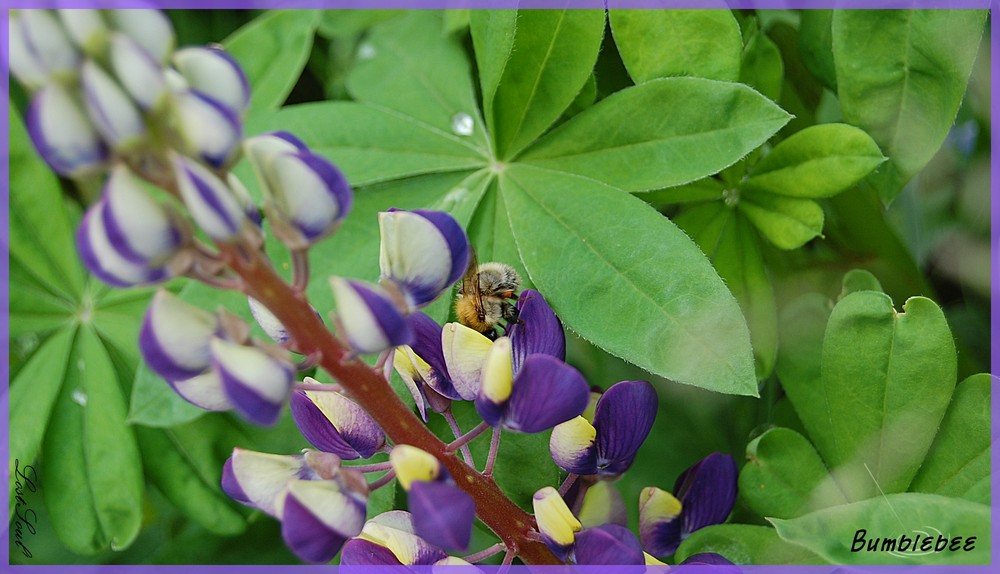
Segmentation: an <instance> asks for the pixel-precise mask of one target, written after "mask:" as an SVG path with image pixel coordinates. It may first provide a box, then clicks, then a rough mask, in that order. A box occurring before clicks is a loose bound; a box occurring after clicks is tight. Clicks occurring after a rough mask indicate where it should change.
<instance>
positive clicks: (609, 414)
mask: <svg viewBox="0 0 1000 574" xmlns="http://www.w3.org/2000/svg"><path fill="white" fill-rule="evenodd" d="M657 404H658V403H657V398H656V391H655V390H654V389H653V386H652V385H650V384H649V383H648V382H646V381H621V382H619V383H615V384H614V385H612V386H611V388H609V389H608V390H607V391H606V392H605V393H604V394H603V395H601V398H600V399H599V400H598V401H597V409H596V410H595V411H594V416H593V421H590V420H587V418H585V417H583V416H579V417H576V418H574V419H572V420H569V421H567V422H565V423H563V424H560V425H558V426H556V427H555V428H554V429H553V430H552V436H551V438H550V439H549V450H550V451H551V453H552V458H553V460H555V462H556V464H557V465H558V466H559V467H560V468H562V469H563V470H565V471H567V472H571V473H574V474H583V475H595V474H596V475H598V476H600V477H602V478H614V477H616V476H618V475H620V474H621V473H623V472H625V471H626V470H628V468H629V467H630V466H631V465H632V461H633V460H634V459H635V454H636V452H638V450H639V447H640V446H642V443H643V441H645V440H646V436H648V435H649V431H650V429H651V428H652V427H653V420H654V419H655V418H656V409H657Z"/></svg>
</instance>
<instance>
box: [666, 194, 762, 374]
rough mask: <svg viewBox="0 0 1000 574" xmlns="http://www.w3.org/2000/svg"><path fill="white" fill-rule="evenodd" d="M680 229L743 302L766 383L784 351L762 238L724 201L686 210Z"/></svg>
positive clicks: (676, 221)
mask: <svg viewBox="0 0 1000 574" xmlns="http://www.w3.org/2000/svg"><path fill="white" fill-rule="evenodd" d="M674 223H676V224H677V226H678V227H680V228H681V229H682V230H684V231H685V232H686V233H687V234H688V235H690V236H691V239H694V241H695V243H697V244H698V246H699V247H701V250H702V251H704V252H705V254H706V255H708V258H709V259H710V260H711V261H712V265H713V266H714V267H715V270H716V271H718V272H719V276H720V277H722V280H723V281H725V282H726V286H727V287H729V290H730V291H732V293H733V295H734V296H735V297H736V300H737V301H739V303H740V307H741V308H742V309H743V314H744V316H745V317H746V318H747V325H748V326H749V327H750V342H751V343H752V344H753V350H754V357H755V358H756V368H757V379H758V380H763V379H766V378H767V377H768V376H769V375H770V374H771V370H772V369H773V368H774V360H775V353H777V348H778V311H777V308H776V306H775V302H774V291H773V290H772V289H771V281H770V280H769V279H768V276H767V269H765V268H764V258H763V256H762V255H761V252H760V238H759V237H758V236H757V233H756V232H755V231H754V230H753V227H752V226H751V225H750V223H749V222H747V221H746V220H745V219H744V218H743V217H742V216H741V215H740V214H739V213H738V212H737V211H735V210H734V209H731V208H729V207H728V206H726V205H725V204H723V203H722V202H721V201H716V202H712V203H707V204H704V205H699V206H696V207H694V208H692V209H688V210H685V211H684V212H683V213H681V215H680V216H678V217H677V218H675V219H674Z"/></svg>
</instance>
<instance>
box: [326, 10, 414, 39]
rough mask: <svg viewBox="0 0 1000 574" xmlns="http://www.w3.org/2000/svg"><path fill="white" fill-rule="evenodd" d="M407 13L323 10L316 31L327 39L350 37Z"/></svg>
mask: <svg viewBox="0 0 1000 574" xmlns="http://www.w3.org/2000/svg"><path fill="white" fill-rule="evenodd" d="M405 13H406V11H405V10H323V11H322V12H320V14H321V16H320V20H319V27H318V28H317V29H316V31H317V32H318V33H319V35H321V36H323V37H325V38H344V37H350V36H354V35H357V34H360V33H362V32H364V31H365V30H367V29H368V28H371V27H372V26H374V25H375V24H378V23H379V22H381V21H383V20H388V19H389V18H393V17H395V16H399V15H400V14H405Z"/></svg>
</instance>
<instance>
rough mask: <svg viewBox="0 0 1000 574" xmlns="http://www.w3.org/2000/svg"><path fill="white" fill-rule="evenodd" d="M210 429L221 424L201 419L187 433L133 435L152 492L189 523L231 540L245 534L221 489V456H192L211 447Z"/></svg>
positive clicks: (241, 520)
mask: <svg viewBox="0 0 1000 574" xmlns="http://www.w3.org/2000/svg"><path fill="white" fill-rule="evenodd" d="M213 424H219V421H218V420H217V419H207V418H203V419H201V420H199V421H197V422H195V423H192V424H189V425H186V427H176V428H172V429H162V430H161V429H151V428H148V427H143V426H136V427H135V429H136V435H137V437H138V439H139V448H140V449H141V451H142V461H143V465H144V466H145V470H146V474H147V475H148V476H149V478H150V480H151V481H152V482H153V484H154V485H156V488H157V489H159V490H160V492H162V493H163V494H164V496H166V497H167V499H168V500H170V502H171V503H172V504H173V505H174V506H176V507H177V508H178V509H179V510H180V511H181V512H183V513H184V514H185V515H186V516H187V517H188V518H190V519H191V520H193V521H195V522H197V523H198V524H200V525H202V526H204V527H205V528H206V529H208V530H209V531H211V532H212V533H214V534H219V535H222V536H233V535H236V534H239V533H241V532H243V531H244V530H245V529H246V520H245V519H244V518H243V515H242V514H240V513H239V512H237V511H236V509H235V505H234V503H233V502H232V501H231V500H229V498H228V497H226V496H225V495H224V494H223V493H222V490H221V487H220V482H221V480H222V465H223V463H224V462H225V456H222V457H209V460H207V461H206V460H204V457H202V460H198V457H197V456H196V455H197V450H198V448H199V447H201V448H204V447H207V446H211V442H210V440H209V439H210V438H215V436H214V435H215V434H216V433H213V432H211V426H212V425H213ZM206 463H208V464H206Z"/></svg>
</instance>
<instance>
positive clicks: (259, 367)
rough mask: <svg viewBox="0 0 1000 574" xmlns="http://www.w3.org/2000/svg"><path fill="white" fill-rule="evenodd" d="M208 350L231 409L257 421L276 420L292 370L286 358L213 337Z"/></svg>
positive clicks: (285, 395) (265, 422) (290, 379)
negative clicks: (231, 406)
mask: <svg viewBox="0 0 1000 574" xmlns="http://www.w3.org/2000/svg"><path fill="white" fill-rule="evenodd" d="M209 349H210V351H211V354H212V368H213V370H214V371H215V372H217V373H218V374H219V378H220V379H221V381H222V388H223V390H224V391H225V393H226V397H227V398H228V399H229V402H230V403H231V404H232V405H233V408H234V409H235V410H236V411H237V412H238V413H240V414H241V415H243V416H244V417H245V418H246V419H247V420H249V421H251V422H253V423H256V424H260V425H271V424H274V423H275V422H277V420H278V417H279V416H280V415H281V409H282V407H283V406H284V404H285V400H286V399H287V398H288V393H289V392H290V390H291V386H292V375H293V374H294V372H295V369H294V367H293V366H292V363H291V362H290V361H289V360H288V357H287V356H284V354H281V353H274V354H272V353H268V352H266V351H265V350H263V349H260V348H258V347H255V346H252V345H241V344H239V343H234V342H232V341H227V340H226V339H222V338H220V337H213V338H212V340H211V341H210V342H209Z"/></svg>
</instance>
